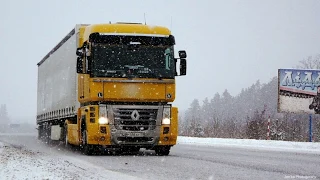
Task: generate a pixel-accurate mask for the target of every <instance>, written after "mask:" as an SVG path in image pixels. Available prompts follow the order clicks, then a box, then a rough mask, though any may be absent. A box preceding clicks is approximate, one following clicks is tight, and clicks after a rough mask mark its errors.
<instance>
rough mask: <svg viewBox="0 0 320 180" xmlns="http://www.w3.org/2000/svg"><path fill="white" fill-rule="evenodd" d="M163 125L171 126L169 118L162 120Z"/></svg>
mask: <svg viewBox="0 0 320 180" xmlns="http://www.w3.org/2000/svg"><path fill="white" fill-rule="evenodd" d="M162 124H165V125H168V124H170V119H169V118H164V119H162Z"/></svg>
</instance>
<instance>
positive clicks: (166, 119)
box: [162, 106, 171, 125]
mask: <svg viewBox="0 0 320 180" xmlns="http://www.w3.org/2000/svg"><path fill="white" fill-rule="evenodd" d="M170 123H171V107H170V106H164V107H163V114H162V124H165V125H169V124H170Z"/></svg>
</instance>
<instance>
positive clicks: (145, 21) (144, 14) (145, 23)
mask: <svg viewBox="0 0 320 180" xmlns="http://www.w3.org/2000/svg"><path fill="white" fill-rule="evenodd" d="M143 16H144V25H147V19H146V13H143Z"/></svg>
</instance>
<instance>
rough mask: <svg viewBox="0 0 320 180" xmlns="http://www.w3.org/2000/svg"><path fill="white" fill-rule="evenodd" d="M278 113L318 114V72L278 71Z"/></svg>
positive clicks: (319, 83) (319, 104) (319, 110)
mask: <svg viewBox="0 0 320 180" xmlns="http://www.w3.org/2000/svg"><path fill="white" fill-rule="evenodd" d="M278 112H290V113H301V114H303V113H308V114H320V70H308V69H278Z"/></svg>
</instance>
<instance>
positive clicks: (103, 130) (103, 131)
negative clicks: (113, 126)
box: [100, 126, 107, 134]
mask: <svg viewBox="0 0 320 180" xmlns="http://www.w3.org/2000/svg"><path fill="white" fill-rule="evenodd" d="M100 132H101V133H103V134H106V133H107V128H106V127H104V126H102V127H100Z"/></svg>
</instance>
